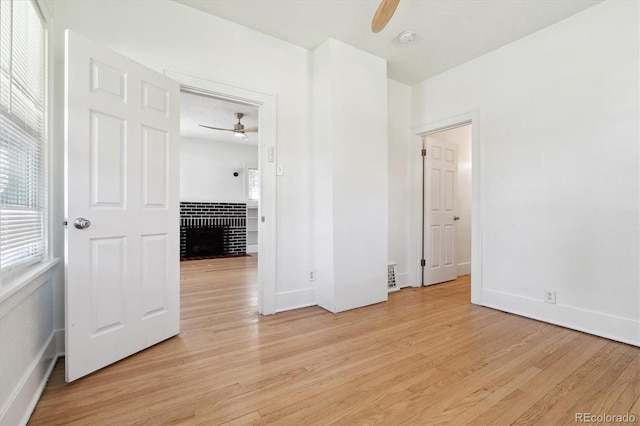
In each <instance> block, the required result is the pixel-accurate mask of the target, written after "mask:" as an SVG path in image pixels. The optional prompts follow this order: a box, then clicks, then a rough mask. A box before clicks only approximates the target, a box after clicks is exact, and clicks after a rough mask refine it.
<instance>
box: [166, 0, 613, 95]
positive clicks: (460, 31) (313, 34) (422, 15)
mask: <svg viewBox="0 0 640 426" xmlns="http://www.w3.org/2000/svg"><path fill="white" fill-rule="evenodd" d="M174 1H177V2H179V3H182V4H185V5H188V6H191V7H193V8H196V9H199V10H201V11H204V12H207V13H210V14H212V15H216V16H218V17H220V18H223V19H226V20H229V21H232V22H235V23H238V24H240V25H243V26H246V27H249V28H252V29H254V30H257V31H260V32H262V33H264V34H268V35H271V36H273V37H276V38H279V39H282V40H285V41H288V42H290V43H293V44H296V45H298V46H301V47H304V48H306V49H314V48H315V47H317V46H318V45H319V44H321V43H322V42H323V41H324V40H326V39H327V38H334V39H337V40H340V41H342V42H344V43H347V44H350V45H352V46H354V47H356V48H359V49H361V50H364V51H366V52H370V53H372V54H374V55H376V56H379V57H381V58H384V59H386V60H387V61H388V76H389V78H391V79H393V80H396V81H399V82H401V83H405V84H408V85H413V84H415V83H417V82H419V81H422V80H424V79H426V78H429V77H431V76H433V75H435V74H438V73H441V72H443V71H446V70H448V69H450V68H453V67H455V66H457V65H460V64H462V63H464V62H467V61H469V60H471V59H474V58H476V57H478V56H481V55H483V54H485V53H487V52H490V51H492V50H495V49H497V48H499V47H501V46H504V45H506V44H509V43H511V42H513V41H515V40H518V39H520V38H522V37H525V36H526V35H528V34H531V33H533V32H535V31H538V30H540V29H542V28H544V27H547V26H549V25H552V24H554V23H556V22H558V21H561V20H562V19H565V18H567V17H569V16H571V15H574V14H576V13H578V12H580V11H582V10H584V9H586V8H588V7H591V6H593V5H595V4H597V3H600V1H602V0H401V1H400V5H399V6H398V9H397V10H396V12H395V15H394V16H393V18H392V19H391V21H390V22H389V24H388V25H387V27H386V28H385V29H384V30H383V31H382V32H380V33H378V34H374V33H372V32H371V19H372V17H373V15H374V13H375V11H376V9H377V7H378V3H379V1H378V0H174ZM404 30H413V31H415V32H416V34H417V37H416V39H415V41H414V42H413V43H412V44H410V45H401V44H400V43H399V42H398V41H397V38H396V37H397V35H398V34H399V33H400V32H401V31H404Z"/></svg>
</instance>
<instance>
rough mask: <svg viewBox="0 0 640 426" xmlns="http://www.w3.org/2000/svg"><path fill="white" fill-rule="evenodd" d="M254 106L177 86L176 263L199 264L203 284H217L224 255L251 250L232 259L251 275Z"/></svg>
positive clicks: (255, 211) (252, 295)
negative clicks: (178, 226) (178, 237)
mask: <svg viewBox="0 0 640 426" xmlns="http://www.w3.org/2000/svg"><path fill="white" fill-rule="evenodd" d="M259 112H260V109H259V106H257V105H255V104H251V103H247V102H240V101H236V100H230V99H224V98H221V97H219V96H214V95H212V94H210V93H207V92H204V91H199V90H198V91H196V90H193V89H189V88H185V87H183V88H182V89H181V93H180V260H181V270H182V275H189V274H190V273H191V269H199V270H201V271H202V272H201V273H200V278H199V279H200V280H202V281H205V280H206V281H207V282H209V283H210V285H211V286H220V280H219V279H218V278H219V277H218V276H217V275H220V274H223V273H224V272H221V271H224V270H225V268H221V267H220V265H223V264H228V262H225V261H224V259H225V258H230V257H242V256H249V257H253V258H254V259H244V260H240V259H238V262H240V263H241V264H242V265H243V267H244V269H246V270H247V273H248V274H250V276H256V275H257V276H259V270H258V269H259V267H258V262H257V258H258V251H259V246H258V232H259V229H258V217H259V202H260V167H259V163H258V142H259V126H258V123H259ZM253 270H255V271H253ZM251 281H252V282H253V285H255V286H257V282H258V281H259V280H251ZM184 282H190V281H189V280H187V281H183V285H184ZM250 284H251V283H248V285H250ZM184 291H185V289H183V294H184ZM256 294H257V288H256V289H254V290H251V291H249V292H246V296H247V300H246V301H245V303H244V304H245V305H253V309H254V310H257V300H256V299H257V298H256Z"/></svg>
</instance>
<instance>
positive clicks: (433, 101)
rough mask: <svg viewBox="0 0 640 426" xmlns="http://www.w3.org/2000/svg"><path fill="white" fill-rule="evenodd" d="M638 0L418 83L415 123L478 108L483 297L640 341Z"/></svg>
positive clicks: (609, 6) (587, 14)
mask: <svg viewBox="0 0 640 426" xmlns="http://www.w3.org/2000/svg"><path fill="white" fill-rule="evenodd" d="M638 6H639V5H638V3H637V2H625V1H607V2H603V3H600V4H598V5H596V6H594V7H591V8H589V9H587V10H585V11H583V12H581V13H579V14H577V15H575V16H572V17H570V18H568V19H566V20H564V21H561V22H559V23H558V24H555V25H553V26H551V27H548V28H546V29H544V30H541V31H539V32H537V33H535V34H532V35H530V36H528V37H526V38H524V39H521V40H519V41H517V42H514V43H512V44H510V45H508V46H505V47H503V48H501V49H498V50H496V51H494V52H492V53H489V54H487V55H484V56H483V57H481V58H478V59H476V60H473V61H471V62H468V63H466V64H464V65H462V66H459V67H457V68H455V69H453V70H450V71H447V72H445V73H442V74H440V75H438V76H435V77H433V78H431V79H428V80H425V81H424V82H422V83H420V84H418V85H416V86H415V87H414V88H413V124H414V126H420V125H424V124H425V123H427V124H428V123H434V122H438V121H440V120H445V119H447V118H449V117H453V116H457V115H460V114H464V113H467V112H469V111H474V110H477V111H478V116H479V121H478V124H479V126H478V129H477V131H478V135H479V140H478V141H477V143H478V146H479V152H477V153H476V152H474V157H476V159H477V161H478V164H479V166H480V167H479V182H478V184H479V192H480V193H479V200H480V201H479V205H477V206H475V207H476V208H477V209H478V210H479V214H480V217H481V222H480V223H479V226H480V227H481V229H480V234H481V241H480V242H479V244H480V245H481V247H482V265H481V269H482V274H481V276H480V277H478V276H474V277H472V280H473V282H475V285H481V290H482V293H481V294H482V295H481V298H482V302H481V304H483V305H485V306H489V307H493V308H497V309H501V310H504V311H507V312H512V313H515V314H519V315H524V316H528V317H531V318H535V319H539V320H542V321H547V322H551V323H555V324H559V325H563V326H567V327H570V328H573V329H577V330H581V331H585V332H588V333H593V334H596V335H601V336H604V337H608V338H611V339H614V340H619V341H623V342H627V343H631V344H634V345H640V304H639V303H638V300H640V286H639V285H638V283H639V282H640V271H639V254H640V250H639V246H640V238H639V232H640V229H639V228H640V227H639V222H638V217H639V213H640V208H639V204H640V200H639V198H640V197H639V189H640V186H639V180H640V179H639V173H638V170H639V169H640V167H639V147H638V140H639V136H640V135H639V124H640V122H639V116H640V107H639V78H638V77H639V58H638V56H639V47H640V46H639V45H640V43H639V37H638V34H639V31H638V30H639V24H638V20H639V19H638V18H639V13H638ZM474 226H476V225H475V224H474ZM474 263H475V260H474ZM545 289H550V290H555V291H556V294H557V303H556V304H546V303H544V302H543V294H544V291H545Z"/></svg>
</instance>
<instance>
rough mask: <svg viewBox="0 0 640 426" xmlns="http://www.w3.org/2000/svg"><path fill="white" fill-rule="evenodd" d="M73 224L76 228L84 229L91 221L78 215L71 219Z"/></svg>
mask: <svg viewBox="0 0 640 426" xmlns="http://www.w3.org/2000/svg"><path fill="white" fill-rule="evenodd" d="M73 226H75V227H76V228H78V229H84V228H88V227H90V226H91V221H90V220H89V219H85V218H84V217H79V218H77V219H76V220H74V221H73Z"/></svg>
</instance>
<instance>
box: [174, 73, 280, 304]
mask: <svg viewBox="0 0 640 426" xmlns="http://www.w3.org/2000/svg"><path fill="white" fill-rule="evenodd" d="M165 75H167V76H168V77H170V78H171V79H173V80H175V81H177V82H178V83H180V87H181V92H183V93H185V92H189V93H190V94H195V95H197V96H200V97H208V98H214V99H217V100H219V101H226V102H227V103H231V104H233V107H232V109H234V108H235V109H238V111H235V109H234V111H233V114H234V115H235V114H236V113H242V114H243V115H242V116H241V117H240V116H237V115H236V116H235V117H234V121H233V122H232V123H227V122H224V123H220V124H219V125H215V124H216V123H213V122H212V121H211V120H212V118H209V117H202V118H201V119H200V120H199V121H198V123H196V125H197V126H198V127H201V126H200V124H203V125H206V126H210V127H215V128H224V129H234V130H235V127H234V126H236V125H238V124H242V125H244V126H245V129H248V128H256V127H257V129H258V131H257V132H246V134H247V138H248V141H245V142H250V141H251V139H252V136H253V139H254V140H257V144H256V145H257V146H256V148H257V161H255V162H253V163H251V162H247V163H246V164H244V165H243V166H240V165H237V166H234V167H232V168H231V169H230V170H227V171H226V173H227V175H228V176H229V178H230V179H235V182H242V183H243V191H245V192H243V196H245V197H246V194H247V193H248V192H249V188H248V186H247V185H248V183H249V181H248V176H249V174H253V173H254V172H252V171H250V169H253V170H257V171H258V174H257V179H256V176H255V175H253V177H254V179H253V181H254V182H255V181H256V180H257V182H258V186H259V188H258V191H259V200H252V201H251V202H249V203H248V205H249V206H250V207H252V209H251V210H252V211H251V212H247V206H245V207H244V210H243V218H244V220H245V223H246V221H247V220H249V222H251V225H252V226H255V228H252V234H253V236H252V237H249V238H252V239H251V241H252V242H255V244H250V245H251V246H253V247H251V251H257V252H258V254H259V257H258V259H257V275H258V278H257V281H258V283H257V286H258V288H257V307H258V312H259V313H260V314H263V315H269V314H273V313H275V311H276V303H275V292H276V198H275V185H276V181H275V176H276V170H275V164H276V101H275V97H274V96H272V95H268V94H264V93H260V92H255V91H252V90H248V89H243V88H239V87H235V86H230V85H227V84H224V83H218V82H215V81H211V80H207V79H203V78H200V77H194V76H190V75H187V74H182V73H178V72H174V71H168V70H167V71H165ZM242 108H246V110H242ZM245 113H246V114H247V115H244V114H245ZM252 116H253V117H252ZM181 120H182V118H181ZM203 120H208V121H206V122H204V123H202V122H200V121H203ZM229 126H232V127H229ZM203 130H210V131H216V130H214V129H207V128H203ZM219 132H220V133H229V135H227V136H230V137H232V138H233V137H235V136H234V135H233V134H234V132H232V131H225V130H221V131H219ZM236 173H237V174H238V176H235V175H236ZM253 191H254V192H255V188H254V190H253ZM181 192H182V191H181ZM245 204H247V203H245ZM248 213H249V215H250V219H248V218H247V214H248ZM245 226H246V225H245ZM243 232H245V241H244V243H245V246H244V247H243V248H244V250H245V252H246V249H247V247H246V241H247V240H246V239H247V234H246V232H247V230H246V229H245V230H244V231H243Z"/></svg>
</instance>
